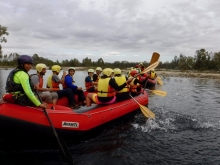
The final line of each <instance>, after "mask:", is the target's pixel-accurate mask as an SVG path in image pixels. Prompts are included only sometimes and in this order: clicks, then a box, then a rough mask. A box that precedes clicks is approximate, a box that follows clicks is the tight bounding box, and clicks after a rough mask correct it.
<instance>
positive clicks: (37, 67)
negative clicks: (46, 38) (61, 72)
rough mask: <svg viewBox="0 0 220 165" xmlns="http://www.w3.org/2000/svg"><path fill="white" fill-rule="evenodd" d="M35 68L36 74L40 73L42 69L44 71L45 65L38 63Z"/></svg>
mask: <svg viewBox="0 0 220 165" xmlns="http://www.w3.org/2000/svg"><path fill="white" fill-rule="evenodd" d="M35 68H36V70H37V72H41V71H42V69H44V68H45V69H46V68H47V66H46V65H45V64H43V63H39V64H37V65H36V67H35Z"/></svg>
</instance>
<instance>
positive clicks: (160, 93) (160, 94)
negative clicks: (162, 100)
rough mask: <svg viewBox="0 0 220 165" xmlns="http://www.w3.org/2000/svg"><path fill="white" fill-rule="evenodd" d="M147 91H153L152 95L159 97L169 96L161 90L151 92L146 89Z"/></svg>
mask: <svg viewBox="0 0 220 165" xmlns="http://www.w3.org/2000/svg"><path fill="white" fill-rule="evenodd" d="M146 90H149V91H151V92H152V93H154V94H156V95H159V96H162V97H164V96H166V95H167V92H166V91H160V90H150V89H146Z"/></svg>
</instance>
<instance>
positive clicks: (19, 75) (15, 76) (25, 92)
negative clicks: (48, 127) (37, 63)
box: [3, 55, 47, 108]
mask: <svg viewBox="0 0 220 165" xmlns="http://www.w3.org/2000/svg"><path fill="white" fill-rule="evenodd" d="M32 65H33V59H32V57H30V56H28V55H21V56H19V57H18V66H17V68H16V69H14V70H12V71H11V72H10V73H9V75H8V78H7V81H6V91H7V92H8V93H11V94H12V95H13V98H14V99H15V100H14V101H15V103H17V104H20V105H24V106H37V107H41V108H46V107H47V105H46V104H45V103H41V102H40V101H39V100H38V99H37V97H36V96H35V94H34V91H35V90H34V86H33V84H32V83H31V81H30V76H29V75H28V71H29V70H30V69H31V68H32ZM3 99H4V98H3Z"/></svg>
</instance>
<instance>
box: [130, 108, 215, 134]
mask: <svg viewBox="0 0 220 165" xmlns="http://www.w3.org/2000/svg"><path fill="white" fill-rule="evenodd" d="M132 126H133V127H134V128H135V129H140V130H141V132H151V131H163V132H172V133H173V132H181V131H186V130H192V131H203V130H206V129H215V128H216V126H215V125H214V124H211V123H209V122H206V121H202V120H198V119H196V118H194V117H191V116H187V115H184V114H179V113H175V112H166V113H165V112H164V110H163V108H158V109H157V115H156V118H155V119H147V121H146V122H145V123H135V124H132Z"/></svg>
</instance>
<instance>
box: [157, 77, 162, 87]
mask: <svg viewBox="0 0 220 165" xmlns="http://www.w3.org/2000/svg"><path fill="white" fill-rule="evenodd" d="M157 82H158V84H160V85H163V81H162V80H161V78H160V77H158V76H157Z"/></svg>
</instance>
